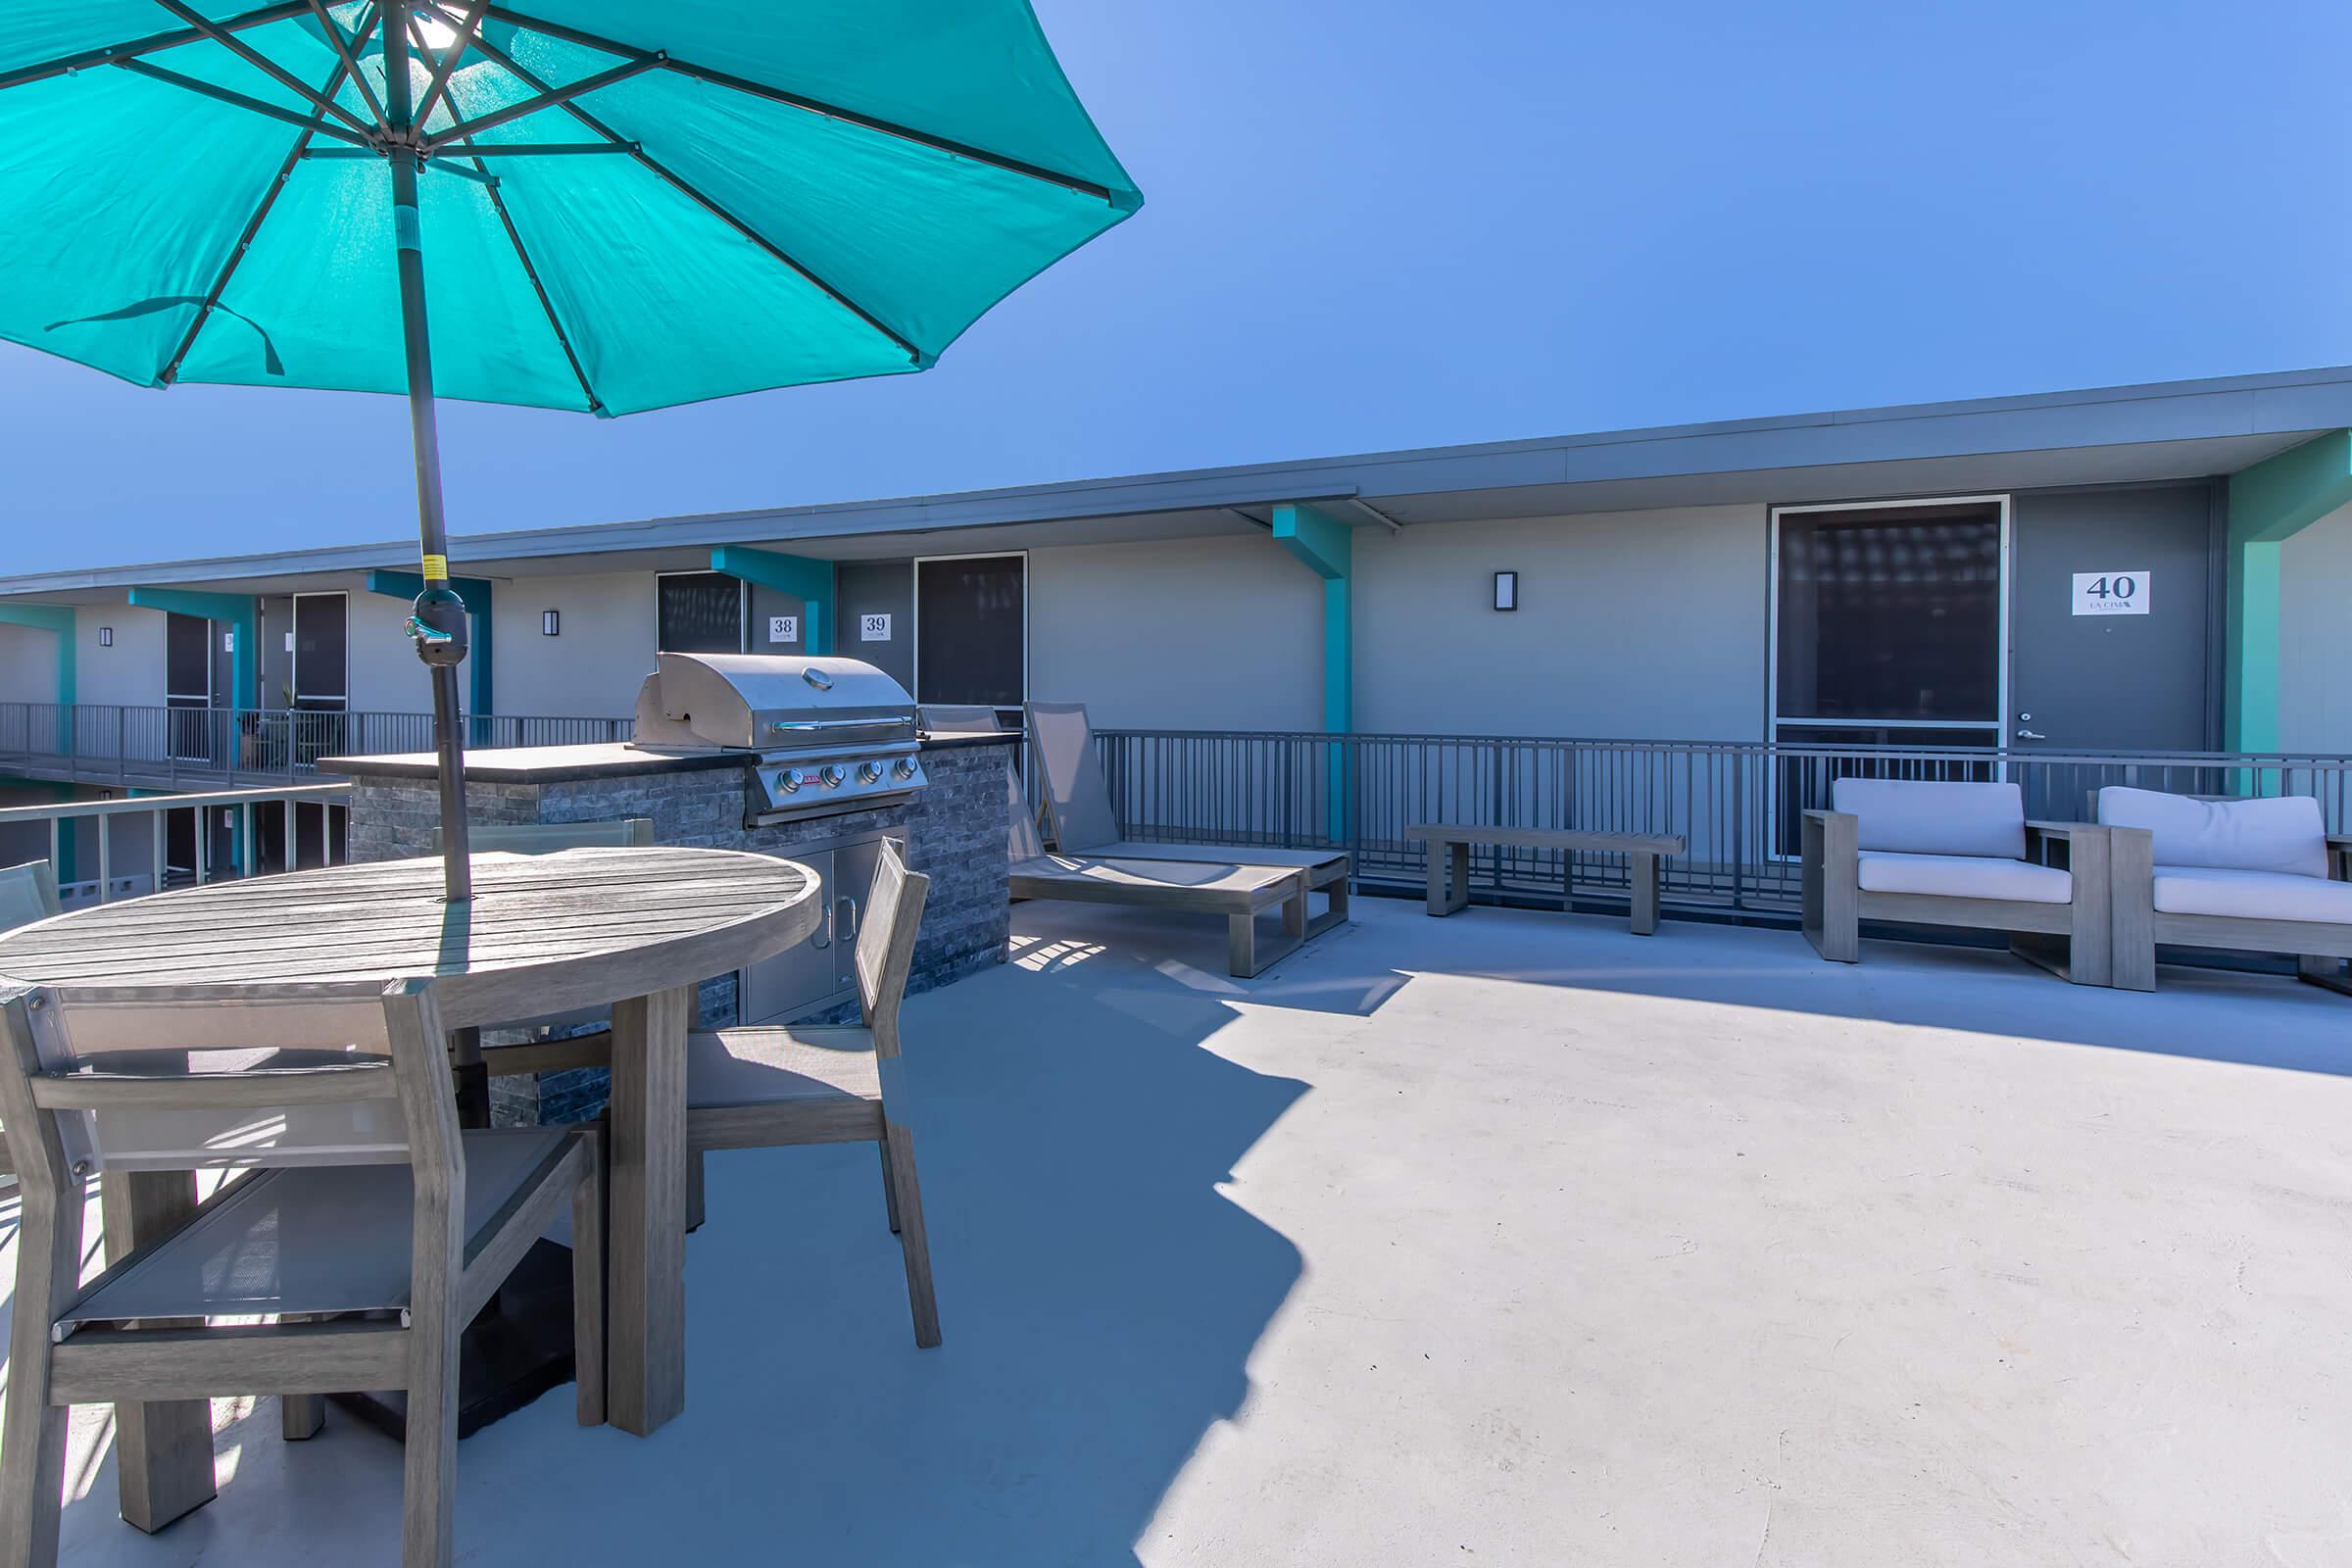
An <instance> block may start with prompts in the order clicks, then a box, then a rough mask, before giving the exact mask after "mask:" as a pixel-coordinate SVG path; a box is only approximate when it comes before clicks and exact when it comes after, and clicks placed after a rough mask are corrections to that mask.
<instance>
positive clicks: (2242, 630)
mask: <svg viewBox="0 0 2352 1568" xmlns="http://www.w3.org/2000/svg"><path fill="white" fill-rule="evenodd" d="M2346 505H2352V430H2336V431H2332V432H2330V433H2329V434H2327V435H2324V436H2321V437H2319V438H2318V439H2317V440H2312V441H2306V442H2304V443H2303V444H2302V445H2301V446H2299V447H2294V448H2291V449H2290V450H2288V451H2285V452H2281V453H2279V454H2278V455H2277V456H2276V457H2270V458H2265V459H2264V460H2263V461H2262V462H2260V463H2257V464H2255V465H2254V466H2252V467H2250V468H2241V469H2240V470H2238V471H2237V472H2236V473H2233V474H2231V475H2230V476H2229V550H2228V560H2227V564H2226V565H2227V570H2228V573H2229V582H2228V588H2227V594H2226V599H2225V607H2226V614H2225V622H2226V639H2227V646H2226V649H2225V657H2224V661H2223V686H2224V690H2223V694H2222V696H2223V733H2224V738H2225V741H2226V743H2227V744H2228V746H2229V749H2230V750H2231V751H2237V752H2275V751H2277V750H2278V662H2279V655H2278V635H2279V631H2278V547H2279V546H2280V545H2281V544H2283V543H2284V542H2285V541H2286V540H2288V539H2291V538H2293V537H2294V536H2295V535H2296V534H2298V533H2300V532H2302V531H2303V530H2304V529H2305V528H2308V527H2310V526H2311V525H2312V524H2313V523H2315V522H2317V521H2319V520H2320V519H2321V518H2322V517H2325V516H2327V515H2328V514H2329V513H2331V512H2334V511H2335V510H2336V509H2337V508H2339V507H2343V506H2346Z"/></svg>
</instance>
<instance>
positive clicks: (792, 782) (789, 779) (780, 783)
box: [776, 767, 809, 795]
mask: <svg viewBox="0 0 2352 1568" xmlns="http://www.w3.org/2000/svg"><path fill="white" fill-rule="evenodd" d="M808 782H809V779H808V776H807V775H806V774H804V773H803V772H802V771H801V770H800V769H799V768H797V767H787V768H780V769H778V770H777V772H776V788H777V789H779V790H781V791H783V792H784V793H785V794H786V795H793V794H797V793H798V792H799V790H800V787H801V786H802V785H804V784H806V783H808Z"/></svg>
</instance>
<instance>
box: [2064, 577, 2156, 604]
mask: <svg viewBox="0 0 2352 1568" xmlns="http://www.w3.org/2000/svg"><path fill="white" fill-rule="evenodd" d="M2075 613H2076V614H2078V615H2144V614H2146V613H2148V574H2147V573H2146V572H2144V571H2078V572H2076V573H2075Z"/></svg>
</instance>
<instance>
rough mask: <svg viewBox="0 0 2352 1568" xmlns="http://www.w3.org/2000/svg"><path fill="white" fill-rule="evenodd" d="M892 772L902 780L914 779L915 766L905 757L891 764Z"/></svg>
mask: <svg viewBox="0 0 2352 1568" xmlns="http://www.w3.org/2000/svg"><path fill="white" fill-rule="evenodd" d="M890 770H891V772H892V773H894V774H896V775H897V776H898V777H900V778H912V777H914V764H913V763H912V762H910V761H908V760H907V759H905V758H904V757H902V758H900V759H899V760H897V761H895V762H893V763H891V764H890Z"/></svg>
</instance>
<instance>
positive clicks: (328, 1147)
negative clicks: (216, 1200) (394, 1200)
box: [0, 980, 458, 1182]
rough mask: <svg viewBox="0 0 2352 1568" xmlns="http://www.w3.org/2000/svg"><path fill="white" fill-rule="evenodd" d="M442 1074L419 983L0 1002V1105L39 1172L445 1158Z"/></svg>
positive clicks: (446, 1109)
mask: <svg viewBox="0 0 2352 1568" xmlns="http://www.w3.org/2000/svg"><path fill="white" fill-rule="evenodd" d="M448 1073H449V1068H448V1064H447V1054H446V1047H445V1045H444V1043H443V1031H442V1029H441V1025H440V1012H439V1009H438V1008H437V1007H436V1006H435V1005H433V1000H432V995H431V992H430V990H429V988H428V987H427V985H426V983H425V982H423V981H420V980H400V981H393V982H390V983H389V984H387V983H385V982H383V981H357V982H344V983H339V984H333V985H291V984H276V985H270V986H218V987H215V986H203V987H193V986H178V987H170V986H146V987H135V988H124V987H104V988H100V987H64V988H55V987H38V988H26V989H20V990H17V991H14V992H11V993H9V994H8V995H7V996H6V997H5V999H0V1116H4V1118H5V1120H6V1124H7V1136H8V1140H9V1145H10V1152H11V1153H12V1154H13V1155H14V1157H15V1162H16V1166H17V1170H18V1172H19V1174H20V1176H22V1177H24V1178H25V1179H27V1180H33V1181H46V1180H48V1179H49V1178H50V1177H51V1176H55V1178H56V1179H57V1180H58V1181H59V1182H63V1181H64V1180H66V1178H67V1176H68V1174H69V1173H71V1172H72V1171H73V1169H74V1168H75V1167H76V1166H86V1167H88V1168H91V1169H116V1170H201V1169H216V1168H241V1167H246V1166H288V1165H369V1164H400V1163H414V1162H416V1160H414V1159H413V1158H412V1152H413V1151H420V1152H421V1155H420V1156H419V1157H421V1158H422V1160H423V1161H424V1162H425V1163H428V1164H430V1163H433V1162H435V1161H444V1160H446V1161H454V1160H455V1159H456V1158H457V1154H456V1150H457V1138H458V1129H457V1121H456V1111H455V1108H454V1107H455V1102H454V1101H453V1100H452V1099H451V1097H450V1093H449V1079H448ZM36 1106H37V1107H38V1108H37V1110H36V1109H35V1107H36Z"/></svg>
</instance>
